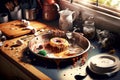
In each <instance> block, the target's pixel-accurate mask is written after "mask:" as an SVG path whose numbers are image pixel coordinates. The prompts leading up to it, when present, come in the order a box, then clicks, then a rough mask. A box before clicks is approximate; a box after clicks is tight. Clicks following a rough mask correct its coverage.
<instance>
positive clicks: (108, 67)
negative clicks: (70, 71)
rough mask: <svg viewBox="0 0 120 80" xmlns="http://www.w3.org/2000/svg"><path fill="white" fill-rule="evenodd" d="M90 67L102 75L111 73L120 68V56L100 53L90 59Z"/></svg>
mask: <svg viewBox="0 0 120 80" xmlns="http://www.w3.org/2000/svg"><path fill="white" fill-rule="evenodd" d="M88 68H89V69H90V70H91V71H92V72H94V73H96V74H100V75H111V74H113V73H116V72H117V71H119V70H120V61H119V58H118V57H116V56H113V55H109V54H98V55H95V56H93V57H91V58H90V59H89V61H88Z"/></svg>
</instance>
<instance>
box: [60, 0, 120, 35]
mask: <svg viewBox="0 0 120 80" xmlns="http://www.w3.org/2000/svg"><path fill="white" fill-rule="evenodd" d="M60 4H62V5H60V6H61V9H65V8H69V9H71V10H75V11H80V12H81V13H82V18H83V20H85V19H86V18H87V17H89V16H91V15H92V16H94V17H95V21H96V24H97V26H96V27H97V28H101V29H107V30H110V31H112V32H117V33H119V34H120V17H118V16H116V15H111V14H108V13H106V12H105V11H107V10H105V9H102V8H101V7H98V6H96V9H95V6H94V8H92V7H93V6H91V7H90V5H87V6H86V5H83V4H76V3H72V4H71V3H70V2H68V1H65V0H60ZM101 23H102V24H101Z"/></svg>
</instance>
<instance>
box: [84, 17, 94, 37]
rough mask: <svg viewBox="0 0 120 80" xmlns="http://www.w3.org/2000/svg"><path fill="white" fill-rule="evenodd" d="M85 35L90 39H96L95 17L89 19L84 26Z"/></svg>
mask: <svg viewBox="0 0 120 80" xmlns="http://www.w3.org/2000/svg"><path fill="white" fill-rule="evenodd" d="M83 33H84V35H85V36H86V37H87V38H88V39H93V38H94V37H95V21H94V17H91V16H90V17H89V18H88V19H87V20H86V21H85V22H84V24H83Z"/></svg>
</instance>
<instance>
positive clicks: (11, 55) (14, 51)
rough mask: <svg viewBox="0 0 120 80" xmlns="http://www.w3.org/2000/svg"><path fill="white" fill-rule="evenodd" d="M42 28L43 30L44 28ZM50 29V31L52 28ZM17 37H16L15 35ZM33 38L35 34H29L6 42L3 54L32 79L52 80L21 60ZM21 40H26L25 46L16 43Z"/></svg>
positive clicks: (2, 48)
mask: <svg viewBox="0 0 120 80" xmlns="http://www.w3.org/2000/svg"><path fill="white" fill-rule="evenodd" d="M13 22H14V21H13ZM6 24H8V23H6ZM43 25H44V24H43ZM39 27H40V26H39ZM40 28H41V29H42V28H43V26H42V27H40ZM46 28H48V27H46ZM0 29H1V28H0ZM48 29H50V27H49V28H48ZM51 29H52V28H51ZM22 35H23V34H22ZM15 37H16V35H15ZM33 37H34V35H33V34H29V35H28V34H27V35H24V36H20V37H17V38H13V39H10V40H6V41H5V42H4V44H3V46H2V47H1V52H2V53H1V54H2V55H3V56H4V57H5V58H6V59H8V60H9V61H11V63H13V64H14V65H15V66H16V67H18V68H19V69H20V70H22V71H23V72H24V73H26V74H27V75H29V76H30V77H31V78H34V79H35V80H51V78H49V77H48V76H46V75H45V74H43V73H42V72H41V71H39V70H37V69H36V68H35V67H34V66H33V65H31V64H29V63H26V62H23V61H22V60H21V59H22V57H23V56H24V55H23V52H24V50H25V49H26V48H27V46H28V42H29V40H30V39H32V38H33ZM20 39H23V40H24V44H22V45H20V46H17V45H16V41H17V40H20Z"/></svg>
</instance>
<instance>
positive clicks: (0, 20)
mask: <svg viewBox="0 0 120 80" xmlns="http://www.w3.org/2000/svg"><path fill="white" fill-rule="evenodd" d="M3 22H8V14H7V13H1V14H0V23H3Z"/></svg>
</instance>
